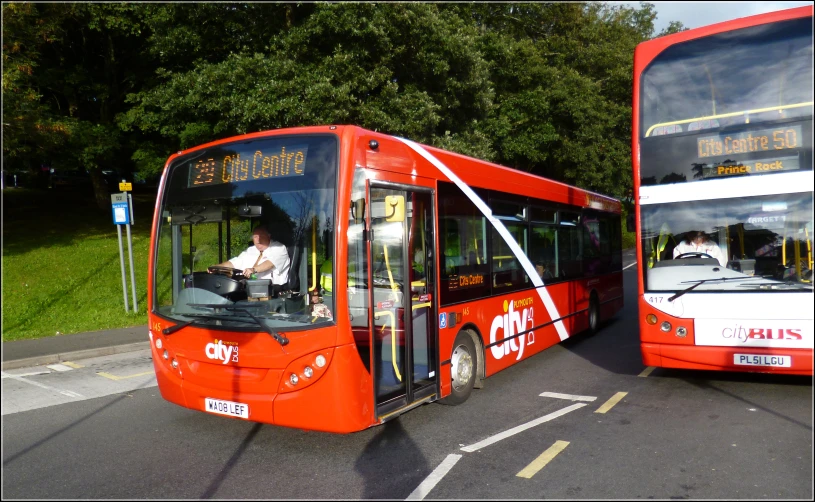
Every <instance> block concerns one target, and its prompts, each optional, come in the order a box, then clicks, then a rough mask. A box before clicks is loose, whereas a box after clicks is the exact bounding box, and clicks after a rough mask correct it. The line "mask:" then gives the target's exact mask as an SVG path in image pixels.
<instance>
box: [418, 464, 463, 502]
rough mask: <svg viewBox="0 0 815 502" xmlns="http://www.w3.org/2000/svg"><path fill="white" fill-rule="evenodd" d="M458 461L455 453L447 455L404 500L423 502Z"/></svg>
mask: <svg viewBox="0 0 815 502" xmlns="http://www.w3.org/2000/svg"><path fill="white" fill-rule="evenodd" d="M459 460H461V455H458V454H455V453H451V454H450V455H447V458H445V459H444V460H443V461H442V462H441V464H439V466H438V467H436V468H435V469H434V470H433V472H431V473H430V475H429V476H428V477H426V478H425V480H424V481H422V482H421V484H420V485H419V486H417V487H416V489H415V490H413V493H411V494H410V495H408V498H406V499H405V500H424V498H425V497H426V496H427V494H428V493H430V490H432V489H433V488H434V487H435V486H436V485H437V484H438V483H439V481H441V478H443V477H444V476H445V475H447V473H448V472H450V469H452V468H453V466H454V465H456V462H458V461H459Z"/></svg>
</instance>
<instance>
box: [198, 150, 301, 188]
mask: <svg viewBox="0 0 815 502" xmlns="http://www.w3.org/2000/svg"><path fill="white" fill-rule="evenodd" d="M218 152H219V153H220V154H219V155H212V156H207V155H204V156H203V157H201V158H199V159H197V160H194V161H190V166H189V173H190V175H189V180H188V183H187V187H188V188H193V187H201V186H212V185H220V184H224V183H240V182H244V181H256V180H265V179H271V178H287V177H291V176H303V175H304V174H305V172H306V158H307V156H308V145H287V146H280V145H279V144H277V145H275V146H274V148H273V149H271V148H270V149H266V150H262V149H258V150H256V151H255V152H253V153H250V154H249V153H241V152H234V151H228V152H224V151H223V150H218Z"/></svg>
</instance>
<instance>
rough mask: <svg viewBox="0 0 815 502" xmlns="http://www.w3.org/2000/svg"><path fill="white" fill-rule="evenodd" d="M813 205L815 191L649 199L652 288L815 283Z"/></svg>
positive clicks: (647, 254)
mask: <svg viewBox="0 0 815 502" xmlns="http://www.w3.org/2000/svg"><path fill="white" fill-rule="evenodd" d="M812 209H813V206H812V194H811V193H798V194H783V195H765V196H757V197H745V198H729V199H717V200H707V201H694V202H693V203H687V202H683V203H674V204H658V205H645V206H642V236H643V240H642V242H641V245H642V250H643V257H644V259H645V261H646V265H647V266H646V267H644V270H645V281H646V282H645V286H646V289H648V290H652V291H653V290H662V291H664V290H683V289H685V288H687V287H689V286H691V285H692V282H689V281H706V282H705V284H704V285H701V286H698V287H697V288H695V290H706V291H710V290H745V288H749V287H756V288H760V289H768V290H779V291H780V290H783V289H784V288H779V287H771V286H772V285H776V286H777V285H778V284H779V283H783V284H795V285H798V286H803V287H807V288H811V287H812V268H813V247H812V246H813V243H812V234H813V220H812ZM740 277H747V278H754V279H755V280H751V281H744V282H742V281H739V280H730V279H734V278H740ZM721 279H728V280H721Z"/></svg>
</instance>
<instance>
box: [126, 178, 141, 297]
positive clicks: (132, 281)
mask: <svg viewBox="0 0 815 502" xmlns="http://www.w3.org/2000/svg"><path fill="white" fill-rule="evenodd" d="M127 207H128V210H129V211H130V214H129V215H128V216H129V217H130V218H129V219H128V220H127V246H128V247H127V251H128V254H129V255H130V287H131V291H132V292H133V312H134V313H135V312H138V311H139V303H138V300H137V299H136V272H135V271H134V270H133V237H132V236H131V235H130V222H131V221H133V199H132V197H130V193H128V194H127Z"/></svg>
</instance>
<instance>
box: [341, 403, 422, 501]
mask: <svg viewBox="0 0 815 502" xmlns="http://www.w3.org/2000/svg"><path fill="white" fill-rule="evenodd" d="M354 469H355V470H356V471H357V472H358V473H359V474H360V476H362V479H363V483H364V487H363V493H362V496H361V498H364V499H393V498H394V496H395V495H396V494H399V497H398V498H400V499H404V498H405V497H407V496H408V495H409V494H410V493H411V492H412V491H413V490H414V489H415V488H416V487H417V486H418V485H419V484H420V483H421V482H422V481H423V480H424V478H425V476H427V475H428V474H429V472H430V471H431V468H430V466H428V463H427V460H426V459H425V458H424V455H422V451H421V449H420V448H419V447H418V446H417V445H416V443H414V442H413V440H412V439H411V438H410V436H409V435H408V433H407V432H405V429H404V428H403V427H402V425H401V424H400V423H399V419H398V418H396V419H393V420H391V421H389V422H385V424H384V425H382V426H381V427H380V431H379V433H378V434H377V435H376V436H374V437H373V438H372V439H371V441H370V442H369V443H368V444H367V446H366V447H365V450H363V451H362V454H361V455H360V456H359V458H358V459H357V461H356V463H355V464H354Z"/></svg>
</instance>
